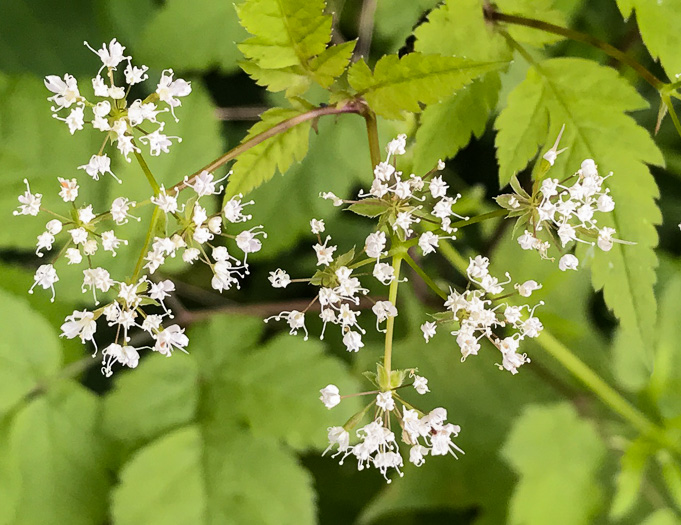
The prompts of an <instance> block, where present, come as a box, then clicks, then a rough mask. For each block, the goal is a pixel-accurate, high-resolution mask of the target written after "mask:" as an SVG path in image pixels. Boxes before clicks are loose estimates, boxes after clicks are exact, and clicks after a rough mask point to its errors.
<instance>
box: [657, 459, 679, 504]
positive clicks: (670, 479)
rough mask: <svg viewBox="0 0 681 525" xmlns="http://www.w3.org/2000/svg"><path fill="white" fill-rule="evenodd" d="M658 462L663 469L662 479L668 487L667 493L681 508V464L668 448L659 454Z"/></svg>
mask: <svg viewBox="0 0 681 525" xmlns="http://www.w3.org/2000/svg"><path fill="white" fill-rule="evenodd" d="M657 463H658V464H659V465H660V468H661V469H662V479H663V480H664V484H665V486H666V488H667V494H669V496H670V497H671V500H672V501H673V502H674V506H675V507H676V508H677V509H681V466H679V464H678V462H677V461H676V460H675V458H674V457H672V456H671V454H669V452H667V451H666V450H662V451H660V452H658V454H657Z"/></svg>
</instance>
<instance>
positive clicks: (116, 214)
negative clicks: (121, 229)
mask: <svg viewBox="0 0 681 525" xmlns="http://www.w3.org/2000/svg"><path fill="white" fill-rule="evenodd" d="M136 204H137V203H136V202H135V201H130V200H129V199H128V198H127V197H118V198H117V199H114V201H113V203H111V218H112V219H113V221H114V222H115V223H116V224H118V225H119V226H120V225H121V224H125V223H127V222H128V217H132V215H130V214H129V213H128V210H129V209H130V207H131V206H133V207H134V206H135V205H136ZM133 218H135V219H136V218H137V217H133ZM137 220H138V221H139V219H137Z"/></svg>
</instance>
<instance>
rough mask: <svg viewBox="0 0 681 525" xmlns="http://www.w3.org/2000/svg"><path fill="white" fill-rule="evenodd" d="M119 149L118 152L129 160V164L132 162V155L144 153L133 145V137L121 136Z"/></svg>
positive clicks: (119, 137) (119, 136)
mask: <svg viewBox="0 0 681 525" xmlns="http://www.w3.org/2000/svg"><path fill="white" fill-rule="evenodd" d="M117 147H118V151H120V152H121V154H122V155H123V157H125V160H127V161H128V162H131V160H130V154H131V153H133V152H137V153H139V152H140V151H142V150H140V149H139V148H138V147H137V146H135V145H134V144H133V143H132V135H121V134H119V135H118V144H117Z"/></svg>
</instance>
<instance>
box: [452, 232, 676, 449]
mask: <svg viewBox="0 0 681 525" xmlns="http://www.w3.org/2000/svg"><path fill="white" fill-rule="evenodd" d="M440 253H442V255H443V256H444V257H445V258H446V259H447V260H448V261H449V262H450V263H452V265H453V266H454V267H455V268H457V269H458V270H459V271H462V272H465V271H466V266H467V263H466V261H465V259H464V258H463V257H462V256H461V254H459V253H458V252H457V251H456V250H455V249H454V247H452V245H451V244H450V243H448V242H446V241H442V242H441V243H440ZM537 344H539V346H541V347H542V348H543V349H544V350H546V351H547V352H548V353H549V354H550V355H551V356H553V358H554V359H556V360H557V361H558V362H559V363H560V364H561V365H563V367H564V368H565V369H566V370H567V371H568V372H570V373H571V374H572V375H573V376H574V377H575V378H577V379H578V380H579V381H580V382H581V383H582V384H583V385H584V386H586V387H587V388H588V389H589V390H590V391H591V392H592V393H593V394H594V395H595V396H596V397H598V398H599V399H600V400H601V401H602V402H603V403H604V404H605V405H606V406H608V407H609V408H610V409H612V410H613V411H614V412H615V413H617V414H619V415H620V416H621V417H622V419H624V420H625V421H627V422H628V423H630V424H631V425H632V426H633V427H634V428H636V429H637V430H638V431H640V432H641V433H642V434H645V435H647V436H649V437H650V438H652V439H654V440H655V441H657V442H658V444H660V445H662V446H663V447H666V448H668V449H670V450H673V451H675V452H676V453H677V454H681V444H679V443H677V442H675V441H674V440H672V439H671V438H670V437H669V436H668V435H667V434H666V432H665V430H664V429H663V428H662V427H660V426H658V425H656V424H655V423H654V422H652V421H651V420H650V419H648V417H646V415H645V414H644V413H643V412H641V411H640V410H638V409H637V408H636V407H634V406H633V405H632V404H631V403H630V402H629V401H627V400H626V399H625V398H624V397H623V396H622V395H621V394H620V393H619V392H617V390H615V389H614V388H612V387H611V386H610V385H609V384H607V383H606V382H605V381H603V379H601V378H600V376H599V375H598V374H597V373H596V372H594V371H593V370H592V369H591V368H589V367H588V366H587V365H586V364H585V363H584V362H583V361H581V360H580V359H579V358H578V357H577V356H576V355H575V354H573V353H572V352H571V351H570V349H569V348H567V347H566V346H565V345H563V344H562V343H561V342H560V341H558V340H557V339H556V338H554V337H553V335H551V333H550V332H549V331H548V330H547V329H546V328H544V330H543V331H542V333H541V335H540V336H539V337H538V338H537Z"/></svg>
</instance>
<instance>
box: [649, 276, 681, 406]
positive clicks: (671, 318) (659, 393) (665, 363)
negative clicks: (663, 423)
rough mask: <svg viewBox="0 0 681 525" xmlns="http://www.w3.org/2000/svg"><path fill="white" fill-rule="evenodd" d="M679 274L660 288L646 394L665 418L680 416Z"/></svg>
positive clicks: (680, 308) (680, 326) (680, 278)
mask: <svg viewBox="0 0 681 525" xmlns="http://www.w3.org/2000/svg"><path fill="white" fill-rule="evenodd" d="M679 311H681V275H675V276H673V277H672V279H671V280H670V281H669V282H667V283H666V284H665V286H664V288H663V292H662V297H661V299H660V310H659V317H658V324H657V330H656V331H655V332H656V334H657V343H656V345H655V368H654V369H653V373H652V375H651V376H650V383H649V384H648V387H647V389H646V391H647V392H648V394H649V395H650V397H651V398H652V399H653V400H654V401H655V402H656V403H657V406H658V408H659V409H660V413H661V414H662V416H663V417H664V418H665V419H674V418H675V417H677V416H681V396H680V395H679V385H681V348H680V347H679V341H680V340H681V323H679Z"/></svg>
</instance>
